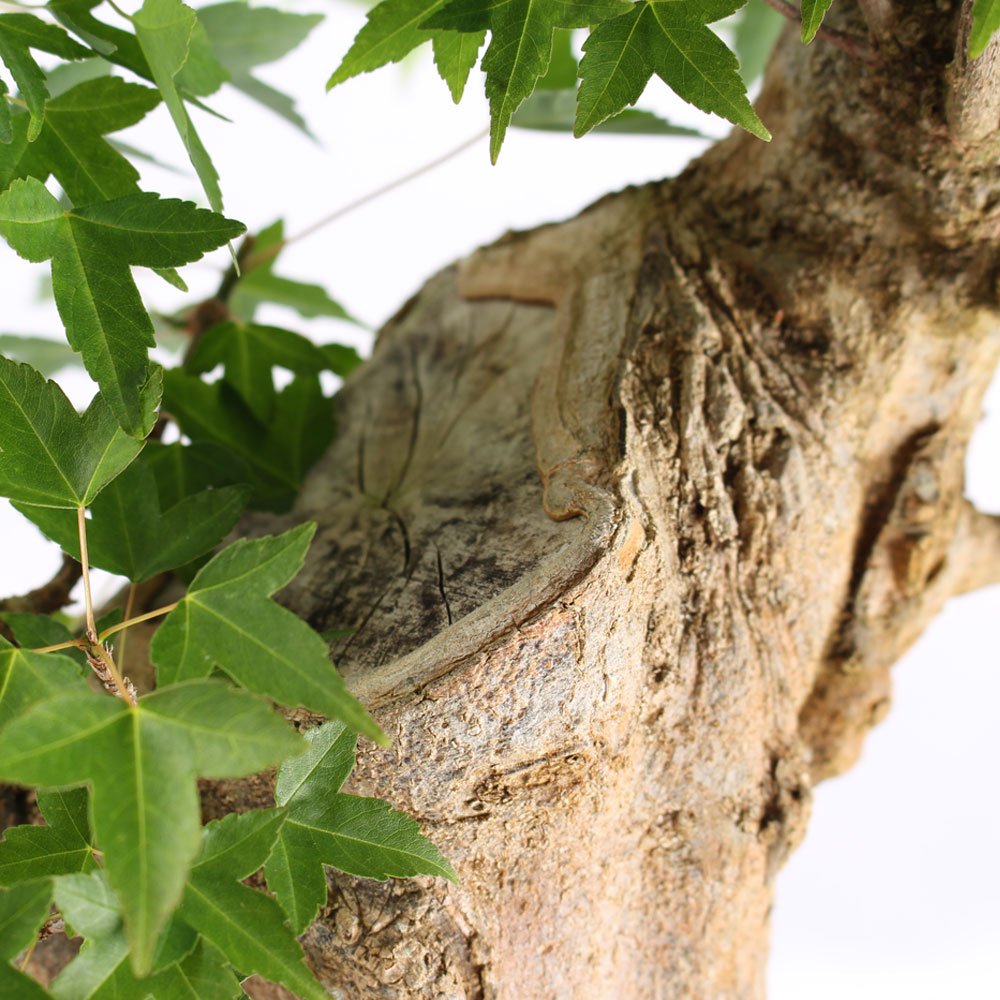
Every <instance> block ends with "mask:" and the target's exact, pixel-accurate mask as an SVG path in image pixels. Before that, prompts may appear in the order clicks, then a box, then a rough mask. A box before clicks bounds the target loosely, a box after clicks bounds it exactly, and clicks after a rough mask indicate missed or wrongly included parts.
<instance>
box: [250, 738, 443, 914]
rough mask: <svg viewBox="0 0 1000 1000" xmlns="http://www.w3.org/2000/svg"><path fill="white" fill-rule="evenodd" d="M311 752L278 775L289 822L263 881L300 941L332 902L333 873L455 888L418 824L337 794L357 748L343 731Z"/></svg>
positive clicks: (314, 744)
mask: <svg viewBox="0 0 1000 1000" xmlns="http://www.w3.org/2000/svg"><path fill="white" fill-rule="evenodd" d="M313 732H314V733H315V735H313V737H312V740H311V741H310V742H311V745H310V749H309V751H308V752H307V753H306V754H304V755H303V756H302V757H300V758H297V759H296V760H293V761H289V762H288V764H287V765H283V766H282V768H281V770H280V771H279V772H278V783H277V785H276V787H275V799H276V801H277V802H278V804H279V805H284V806H285V807H286V808H287V810H288V816H287V818H286V820H285V822H284V825H283V826H282V827H281V830H280V832H279V833H278V839H277V841H276V843H275V845H274V848H273V850H272V852H271V854H270V856H269V857H268V860H267V864H266V865H265V868H264V873H265V875H266V877H267V884H268V887H269V888H270V890H271V891H272V892H273V893H274V894H275V895H276V896H277V897H278V902H279V903H281V905H282V907H283V908H284V910H285V912H286V913H287V914H288V917H289V920H290V921H291V923H292V929H293V930H294V931H295V932H296V933H299V934H300V933H302V931H304V930H305V929H306V927H308V926H309V924H311V923H312V921H313V919H314V918H315V916H316V913H317V911H318V910H319V908H320V906H322V905H323V903H324V902H325V901H326V893H327V886H326V877H325V875H324V874H323V866H324V865H329V866H330V867H331V868H337V869H339V870H340V871H343V872H348V873H350V874H351V875H359V876H361V877H363V878H374V879H380V880H383V881H384V880H385V879H387V878H390V877H396V878H406V877H408V876H411V875H437V876H440V877H441V878H446V879H450V880H451V881H456V876H455V872H454V870H453V869H452V867H451V865H450V864H448V862H447V861H446V860H445V859H444V858H443V857H441V854H440V853H439V852H438V850H437V848H436V847H435V846H434V845H433V844H432V843H431V842H430V841H429V840H427V838H426V837H424V836H423V835H422V834H421V833H420V828H419V827H418V826H417V824H416V822H415V821H414V820H413V819H411V818H410V817H409V816H407V815H406V814H405V813H401V812H397V811H396V810H394V809H392V808H391V807H390V806H389V804H388V803H387V802H382V801H381V800H379V799H372V798H361V797H359V796H357V795H344V794H342V793H340V792H338V791H337V789H338V788H339V787H340V785H341V784H342V783H343V781H344V779H345V778H346V777H347V775H348V773H349V772H350V770H351V768H352V767H353V766H354V740H353V739H352V738H351V736H350V734H348V733H347V731H346V729H345V728H344V727H343V726H342V725H340V724H339V723H336V722H334V723H328V724H327V725H325V726H323V727H321V728H320V729H319V730H314V731H313Z"/></svg>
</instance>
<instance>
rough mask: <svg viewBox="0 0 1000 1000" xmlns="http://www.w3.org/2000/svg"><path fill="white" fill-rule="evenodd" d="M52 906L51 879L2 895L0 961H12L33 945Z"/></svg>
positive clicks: (0, 892)
mask: <svg viewBox="0 0 1000 1000" xmlns="http://www.w3.org/2000/svg"><path fill="white" fill-rule="evenodd" d="M51 906H52V882H51V881H50V880H49V879H45V880H43V881H41V882H30V883H26V884H24V885H17V886H14V888H12V889H4V890H2V891H0V959H3V960H9V959H12V958H14V957H15V955H17V954H18V953H19V952H21V951H24V949H25V948H27V947H29V946H30V945H31V943H32V942H33V941H34V940H35V938H36V937H37V936H38V932H39V930H40V929H41V926H42V924H44V923H45V921H46V920H47V919H48V916H49V909H50V908H51Z"/></svg>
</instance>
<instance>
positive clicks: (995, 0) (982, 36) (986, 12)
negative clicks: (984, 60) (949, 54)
mask: <svg viewBox="0 0 1000 1000" xmlns="http://www.w3.org/2000/svg"><path fill="white" fill-rule="evenodd" d="M997 29H1000V0H976V2H975V3H974V4H973V6H972V33H971V35H970V36H969V56H970V57H971V58H972V59H976V58H977V57H979V56H981V55H982V54H983V52H985V51H986V46H987V45H989V44H990V40H991V39H992V38H993V36H994V35H995V34H996V32H997Z"/></svg>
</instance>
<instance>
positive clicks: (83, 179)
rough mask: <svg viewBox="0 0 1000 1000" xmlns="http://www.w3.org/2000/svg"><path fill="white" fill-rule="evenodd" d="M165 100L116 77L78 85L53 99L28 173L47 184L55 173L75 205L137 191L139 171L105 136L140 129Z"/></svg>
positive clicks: (30, 154)
mask: <svg viewBox="0 0 1000 1000" xmlns="http://www.w3.org/2000/svg"><path fill="white" fill-rule="evenodd" d="M159 101H160V96H159V94H157V92H156V91H155V90H152V89H151V88H149V87H143V86H142V85H141V84H138V83H126V82H125V81H124V80H122V79H119V78H118V77H114V76H105V77H99V78H97V79H95V80H89V81H86V82H84V83H81V84H79V85H78V86H76V87H73V88H72V89H71V90H69V91H67V92H66V93H64V94H62V95H61V96H59V97H56V98H54V99H53V100H51V101H49V103H48V106H47V107H46V112H45V126H44V128H43V129H42V130H41V133H40V134H39V136H38V138H37V140H36V141H35V142H34V143H33V144H32V145H31V146H29V147H28V148H27V151H26V163H25V169H26V170H27V172H28V173H30V174H31V175H32V176H33V177H37V178H38V179H39V180H42V181H44V180H45V179H46V178H47V177H48V176H49V175H50V174H52V175H53V176H54V177H55V178H56V180H58V181H59V185H60V186H61V187H62V189H63V191H65V192H66V195H67V197H68V198H69V199H70V200H71V201H72V202H73V204H75V205H87V204H90V203H92V202H98V201H108V200H110V199H112V198H119V197H121V196H123V195H127V194H132V193H134V192H137V191H138V190H139V185H138V181H139V172H138V171H137V170H136V169H135V167H133V166H132V164H131V163H129V161H128V160H127V159H126V158H125V157H124V156H122V154H121V153H120V152H119V151H118V150H117V149H115V147H114V146H112V145H111V143H109V142H108V141H107V139H105V138H104V136H106V135H108V134H109V133H111V132H117V131H119V130H120V129H123V128H128V127H129V126H130V125H135V124H136V122H139V121H141V120H142V119H143V118H144V117H145V115H146V114H148V113H149V112H150V111H151V110H152V109H153V108H154V107H156V105H157V104H158V103H159Z"/></svg>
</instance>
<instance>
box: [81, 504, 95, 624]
mask: <svg viewBox="0 0 1000 1000" xmlns="http://www.w3.org/2000/svg"><path fill="white" fill-rule="evenodd" d="M76 525H77V529H78V531H79V533H80V568H81V570H82V572H83V604H84V608H85V610H86V615H87V638H88V639H89V640H90V642H97V623H96V622H95V621H94V598H93V595H92V593H91V590H90V557H89V556H88V555H87V509H86V508H85V507H77V508H76Z"/></svg>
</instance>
